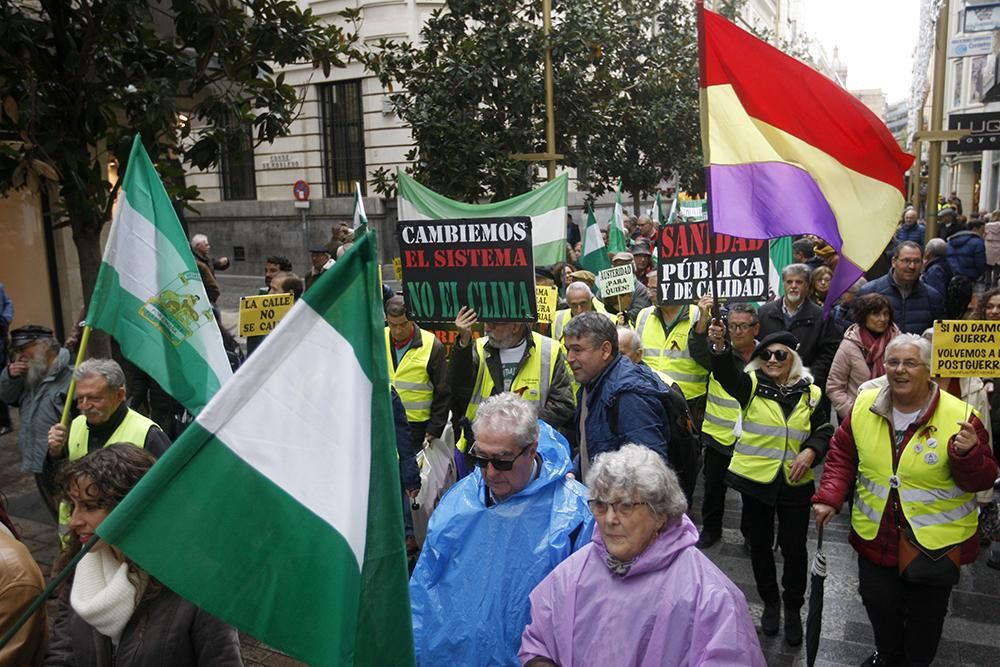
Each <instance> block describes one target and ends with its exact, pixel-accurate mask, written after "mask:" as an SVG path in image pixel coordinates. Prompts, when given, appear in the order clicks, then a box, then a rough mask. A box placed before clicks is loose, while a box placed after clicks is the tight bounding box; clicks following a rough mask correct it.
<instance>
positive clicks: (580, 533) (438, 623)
mask: <svg viewBox="0 0 1000 667" xmlns="http://www.w3.org/2000/svg"><path fill="white" fill-rule="evenodd" d="M539 425H540V427H541V432H540V433H539V437H538V455H539V457H540V458H541V460H542V465H541V470H540V472H539V475H538V477H537V478H536V479H535V480H534V481H533V482H531V484H529V485H528V486H527V487H525V488H524V489H523V490H522V491H521V492H520V493H518V494H516V495H514V496H511V497H510V498H508V499H506V500H504V501H503V502H501V503H499V504H496V505H493V506H492V507H487V506H486V485H485V484H484V482H483V476H482V474H481V473H480V471H479V470H478V469H477V470H475V471H474V472H473V473H472V474H471V475H469V476H468V477H465V478H464V479H462V480H461V481H459V482H458V483H457V484H455V486H453V487H452V488H451V489H450V490H449V491H448V493H447V494H445V496H444V498H442V499H441V504H440V505H438V507H437V509H435V510H434V514H432V515H431V520H430V524H429V525H428V527H427V539H426V541H425V542H424V547H423V551H422V552H421V554H420V560H419V561H418V562H417V567H416V569H414V571H413V577H412V578H411V579H410V600H411V604H412V610H413V642H414V646H415V648H416V653H417V664H418V665H423V666H425V667H429V666H434V665H476V666H479V665H517V664H519V663H518V659H517V649H518V646H519V645H520V642H521V632H522V631H523V630H524V628H525V626H526V625H527V624H528V622H529V620H530V603H529V600H528V594H529V593H531V590H532V589H533V588H534V587H535V585H536V584H538V582H540V581H541V580H542V579H543V578H545V576H546V575H547V574H548V573H549V572H551V571H552V570H553V569H554V568H555V566H556V565H558V564H559V563H561V562H562V561H563V560H564V559H566V557H568V556H569V555H570V554H571V553H573V552H574V551H576V549H577V548H579V547H581V546H583V545H585V544H587V543H589V542H590V536H591V533H592V531H593V517H592V516H591V514H590V509H589V508H588V507H587V489H586V487H584V486H583V485H582V484H580V483H579V482H576V481H573V480H567V479H566V473H567V472H569V471H570V466H571V463H570V458H569V445H568V444H567V443H566V440H565V439H564V438H563V437H562V436H561V435H559V434H558V433H556V431H555V430H553V429H552V427H550V426H548V425H547V424H545V423H544V422H540V424H539Z"/></svg>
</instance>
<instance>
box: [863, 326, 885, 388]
mask: <svg viewBox="0 0 1000 667" xmlns="http://www.w3.org/2000/svg"><path fill="white" fill-rule="evenodd" d="M891 329H892V326H891V325H890V326H889V327H887V328H886V330H885V331H883V332H882V333H881V334H879V335H878V336H876V335H875V334H873V333H872V332H871V331H869V330H868V328H867V327H865V326H859V327H858V333H859V334H861V345H862V346H863V347H864V351H865V364H867V365H868V370H869V371H870V375H869V376H868V377H869V379H872V380H873V379H875V378H877V377H879V376H880V375H885V346H886V345H888V344H889V340H890V339H891V338H892V336H888V335H886V334H888V333H890V331H891Z"/></svg>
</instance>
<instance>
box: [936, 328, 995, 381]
mask: <svg viewBox="0 0 1000 667" xmlns="http://www.w3.org/2000/svg"><path fill="white" fill-rule="evenodd" d="M931 374H932V375H939V376H941V377H952V378H955V377H997V376H1000V322H987V321H985V320H943V321H942V320H938V321H937V322H935V323H934V354H933V358H932V361H931Z"/></svg>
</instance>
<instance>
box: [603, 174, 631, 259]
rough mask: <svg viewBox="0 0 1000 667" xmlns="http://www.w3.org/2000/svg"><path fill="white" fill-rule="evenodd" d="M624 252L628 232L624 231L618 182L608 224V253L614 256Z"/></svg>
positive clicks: (619, 184)
mask: <svg viewBox="0 0 1000 667" xmlns="http://www.w3.org/2000/svg"><path fill="white" fill-rule="evenodd" d="M625 250H628V232H626V231H625V209H624V208H623V207H622V184H621V181H619V182H618V187H617V188H615V207H614V208H613V209H612V210H611V220H610V221H609V222H608V252H610V253H612V254H614V253H616V252H624V251H625Z"/></svg>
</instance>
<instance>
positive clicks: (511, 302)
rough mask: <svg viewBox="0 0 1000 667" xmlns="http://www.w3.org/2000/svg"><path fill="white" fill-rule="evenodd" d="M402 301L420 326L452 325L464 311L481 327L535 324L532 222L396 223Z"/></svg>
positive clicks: (509, 219)
mask: <svg viewBox="0 0 1000 667" xmlns="http://www.w3.org/2000/svg"><path fill="white" fill-rule="evenodd" d="M396 236H397V239H398V240H399V254H400V259H401V263H402V269H403V298H404V299H405V300H406V308H407V311H408V312H409V314H410V317H411V319H414V320H416V321H417V322H452V321H454V319H455V316H456V315H457V314H458V311H459V309H460V308H461V307H463V306H468V307H469V308H471V309H472V310H474V311H476V314H477V315H478V316H479V321H480V322H534V321H535V320H536V318H537V310H538V308H537V302H536V300H535V269H534V266H533V264H532V246H531V218H528V217H518V218H478V219H468V220H420V221H414V220H401V221H399V222H398V223H396Z"/></svg>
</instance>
